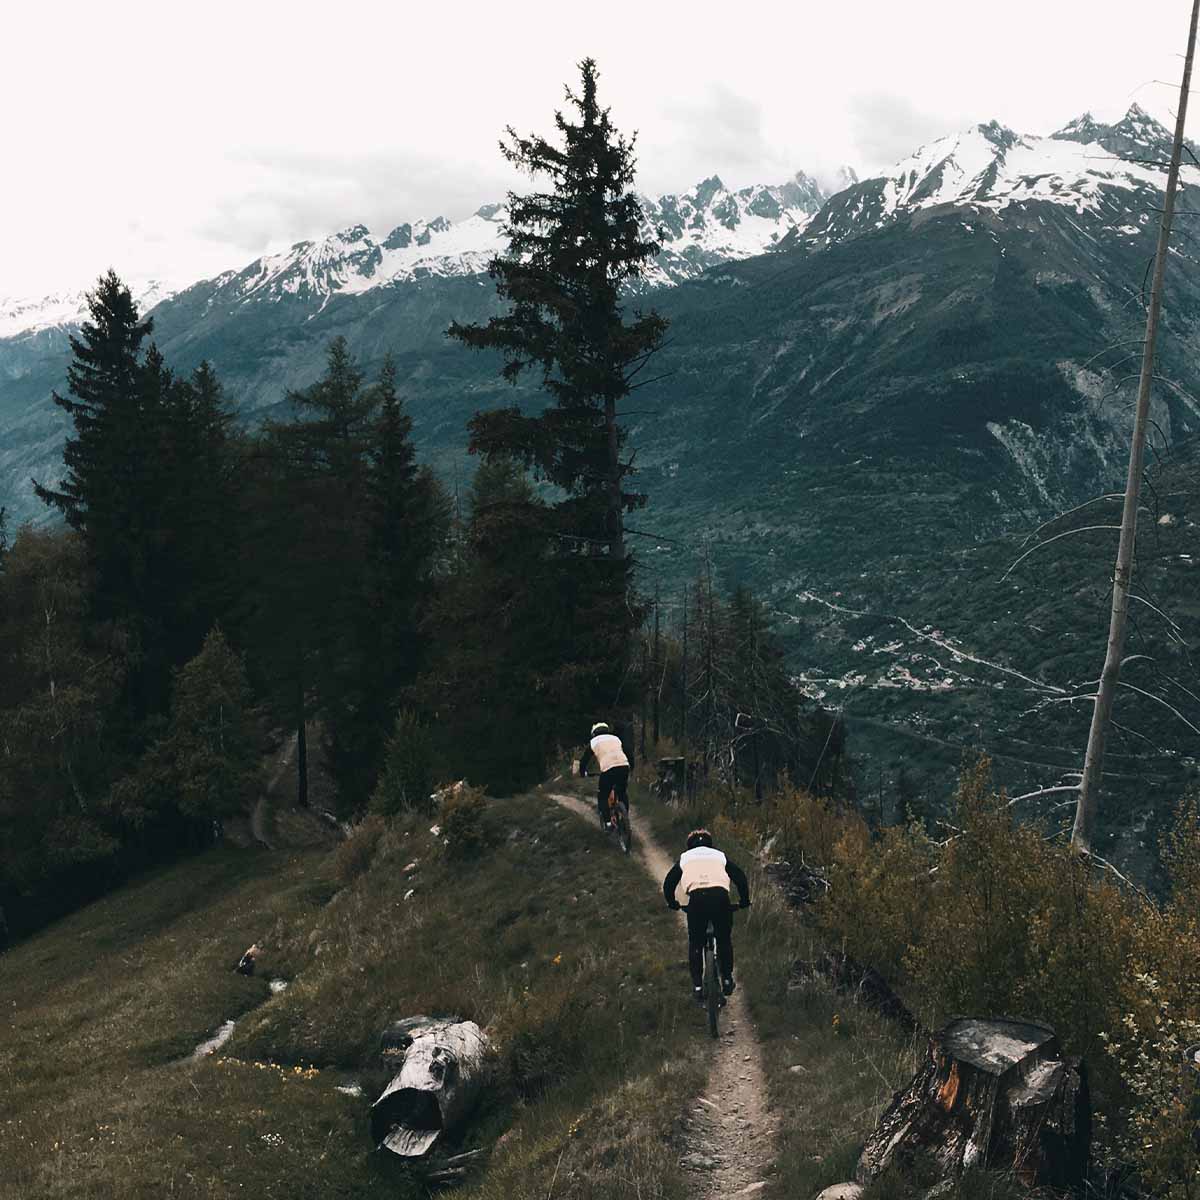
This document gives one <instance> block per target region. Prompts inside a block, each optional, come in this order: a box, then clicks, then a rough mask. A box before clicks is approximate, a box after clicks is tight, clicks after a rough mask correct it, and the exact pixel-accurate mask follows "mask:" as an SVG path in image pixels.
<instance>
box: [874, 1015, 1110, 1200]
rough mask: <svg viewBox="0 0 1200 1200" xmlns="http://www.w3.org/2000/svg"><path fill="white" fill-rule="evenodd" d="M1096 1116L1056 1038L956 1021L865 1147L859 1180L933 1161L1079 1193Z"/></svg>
mask: <svg viewBox="0 0 1200 1200" xmlns="http://www.w3.org/2000/svg"><path fill="white" fill-rule="evenodd" d="M1090 1141H1091V1107H1090V1102H1089V1098H1088V1089H1087V1079H1086V1075H1085V1074H1084V1072H1083V1071H1082V1067H1081V1064H1080V1063H1079V1062H1078V1061H1077V1060H1071V1059H1064V1058H1063V1057H1062V1055H1061V1054H1060V1052H1059V1046H1058V1039H1057V1037H1056V1036H1055V1034H1054V1031H1053V1030H1052V1029H1050V1028H1048V1027H1047V1026H1045V1025H1035V1024H1032V1023H1030V1022H1026V1021H1010V1020H980V1019H975V1018H965V1017H964V1018H959V1019H957V1020H954V1021H952V1022H951V1023H950V1024H949V1025H947V1026H946V1028H945V1029H942V1030H941V1031H939V1032H938V1033H935V1034H934V1035H933V1036H932V1037H931V1038H930V1041H929V1055H928V1058H927V1059H926V1061H925V1063H924V1065H923V1066H922V1067H921V1069H920V1070H919V1071H918V1072H917V1074H916V1076H915V1078H914V1079H913V1081H912V1083H910V1084H909V1086H908V1088H907V1089H906V1090H905V1091H903V1092H898V1093H897V1094H896V1096H895V1098H894V1099H893V1101H892V1103H891V1105H890V1106H889V1107H888V1108H887V1110H886V1111H885V1112H884V1114H883V1116H882V1117H881V1118H880V1120H879V1125H878V1126H877V1127H876V1129H875V1131H874V1133H872V1134H871V1136H870V1137H869V1138H868V1139H867V1143H866V1145H865V1146H864V1147H863V1151H862V1154H861V1156H860V1157H859V1160H858V1168H857V1170H856V1171H855V1179H856V1180H857V1181H858V1182H859V1183H862V1184H867V1183H870V1182H871V1181H872V1180H873V1179H875V1178H876V1177H877V1176H878V1175H880V1174H881V1173H882V1172H883V1171H884V1170H886V1169H887V1168H888V1167H889V1166H891V1165H892V1163H899V1164H901V1165H903V1164H904V1163H906V1162H911V1161H912V1160H913V1159H914V1158H915V1157H916V1156H918V1155H925V1156H927V1157H930V1158H932V1159H933V1160H934V1161H935V1162H936V1163H937V1165H938V1166H939V1167H940V1168H941V1169H942V1172H943V1174H944V1175H947V1176H957V1175H959V1174H961V1173H962V1172H963V1171H964V1170H965V1169H968V1168H971V1167H994V1168H1002V1169H1008V1170H1012V1171H1014V1172H1015V1173H1016V1175H1017V1177H1018V1178H1019V1179H1020V1180H1021V1182H1022V1183H1024V1184H1026V1185H1027V1186H1030V1187H1040V1186H1049V1187H1055V1188H1074V1187H1079V1186H1081V1185H1082V1184H1083V1182H1084V1179H1085V1177H1086V1175H1087V1167H1088V1156H1089V1149H1090Z"/></svg>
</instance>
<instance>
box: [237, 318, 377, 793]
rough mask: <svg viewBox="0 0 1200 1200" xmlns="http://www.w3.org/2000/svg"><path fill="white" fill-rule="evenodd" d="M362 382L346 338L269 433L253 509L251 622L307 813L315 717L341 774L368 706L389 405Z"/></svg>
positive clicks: (248, 553)
mask: <svg viewBox="0 0 1200 1200" xmlns="http://www.w3.org/2000/svg"><path fill="white" fill-rule="evenodd" d="M363 382H364V380H363V375H362V372H361V371H360V370H359V368H358V365H357V364H356V362H355V361H354V358H353V356H352V355H351V354H350V351H349V349H348V347H347V345H346V342H345V339H344V338H340V337H339V338H335V339H334V341H333V342H332V343H331V344H330V347H329V351H328V356H327V366H326V371H325V374H324V375H323V376H322V377H321V378H320V379H319V380H318V381H317V382H316V383H314V384H313V385H312V386H311V387H309V388H306V389H304V390H303V391H299V392H292V393H290V394H289V400H290V401H291V403H292V405H293V406H294V408H295V411H296V416H297V419H296V420H294V421H291V422H288V423H272V424H270V425H268V426H267V427H266V429H265V430H264V434H263V437H262V439H261V441H260V443H259V446H258V448H257V451H256V455H255V457H254V459H253V463H252V473H253V475H254V479H253V485H252V487H251V496H250V503H249V505H248V507H247V508H246V509H245V510H244V511H245V517H246V521H247V525H248V529H247V540H246V543H245V550H244V553H245V560H244V562H243V570H244V571H245V572H246V576H247V578H248V580H249V587H248V588H246V589H245V598H244V604H243V608H242V620H243V622H244V623H245V632H246V639H247V644H250V645H253V646H254V647H255V651H256V657H257V659H258V663H257V665H258V667H259V669H260V671H261V673H262V683H263V685H264V691H265V692H266V693H267V694H269V695H271V696H272V698H273V700H274V703H275V706H276V708H277V710H278V711H279V712H280V713H281V714H286V715H287V718H288V720H289V721H291V722H294V727H295V728H296V731H297V736H298V739H299V752H298V759H299V765H300V767H301V770H300V778H299V796H298V799H299V802H300V803H302V804H303V803H307V773H306V769H305V764H306V762H307V742H306V738H305V726H306V723H307V721H308V720H309V719H310V718H311V717H312V716H314V715H315V714H317V713H320V714H321V716H322V718H323V720H324V723H325V733H326V736H327V737H328V738H330V739H331V746H330V748H331V754H332V758H333V760H334V762H333V765H334V769H335V771H337V770H338V769H339V766H340V764H342V763H345V762H349V763H353V762H354V761H355V757H356V754H357V747H355V746H353V745H347V746H344V747H343V746H341V745H339V742H338V738H339V736H340V734H339V730H340V731H345V730H347V729H349V728H350V727H351V726H352V725H353V723H354V721H355V717H356V712H357V710H358V708H359V707H360V706H361V704H362V702H363V673H362V672H363V644H362V640H361V633H362V630H363V628H364V625H365V622H366V616H365V612H364V609H365V603H366V602H365V587H364V579H365V574H366V561H367V549H366V546H367V537H368V522H367V520H366V510H367V504H368V500H367V486H368V479H369V476H370V471H371V450H372V446H373V438H374V425H375V414H376V410H377V408H378V406H379V396H378V394H377V392H376V390H375V389H373V388H367V387H364V386H363ZM384 732H385V734H386V728H385V730H384ZM358 800H359V801H361V803H364V804H365V802H366V796H365V795H363V796H361V797H358ZM351 802H352V803H353V802H354V801H353V799H352V800H351Z"/></svg>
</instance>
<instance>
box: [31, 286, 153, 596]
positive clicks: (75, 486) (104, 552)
mask: <svg viewBox="0 0 1200 1200" xmlns="http://www.w3.org/2000/svg"><path fill="white" fill-rule="evenodd" d="M87 303H88V314H89V319H88V320H87V321H85V322H84V323H83V327H82V329H81V330H80V335H79V336H78V337H74V336H72V338H71V349H72V351H73V352H74V356H75V357H74V360H73V361H72V363H71V366H70V367H69V369H68V371H67V395H66V396H60V395H59V394H58V393H57V392H55V393H54V402H55V404H57V405H58V406H59V408H61V409H63V410H64V411H65V412H66V413H67V414H68V415H69V416H70V418H71V421H72V424H73V426H74V435H73V436H71V437H68V439H67V442H66V445H65V447H64V449H63V464H64V467H65V473H64V476H63V479H62V481H61V482H60V483H59V484H58V486H57V487H44V486H42V485H41V484H39V483H37V482H36V481H35V484H34V487H35V490H36V492H37V495H38V496H39V498H40V499H41V500H43V501H44V502H45V503H46V504H48V505H50V506H52V507H54V508H57V509H58V510H59V511H60V512H61V513H62V514H63V517H64V518H65V519H66V522H67V524H68V525H70V526H71V528H72V529H75V530H77V531H78V532H79V533H81V534H82V535H83V538H84V543H85V545H86V546H87V550H88V556H89V558H90V559H91V562H92V565H93V568H94V569H95V572H96V595H95V606H96V608H97V611H98V614H99V615H101V616H117V615H123V614H124V611H125V610H126V609H127V607H128V605H129V602H130V600H131V598H134V597H136V598H139V599H140V597H141V595H143V594H144V589H145V582H146V580H145V546H144V544H139V531H140V530H141V527H142V522H143V521H144V519H145V506H146V502H147V496H146V494H145V493H146V490H147V489H146V487H145V480H146V473H147V470H148V469H149V465H150V464H149V463H148V462H147V461H146V460H145V458H144V457H143V456H142V455H141V453H140V451H142V450H143V448H144V439H145V436H146V429H145V422H144V420H143V418H144V415H145V414H144V409H145V406H146V401H147V393H146V372H145V370H144V368H143V365H142V363H141V359H140V356H141V351H142V343H143V342H144V341H145V339H146V338H147V337H148V336H149V334H150V332H151V330H152V328H153V322H152V321H151V320H145V321H143V320H142V319H141V318H140V316H139V315H138V310H137V305H136V304H135V303H134V300H133V297H132V295H131V294H130V291H129V289H128V288H127V287H126V286H125V285H124V284H123V283H122V282H121V281H120V279H118V278H117V275H116V273H115V272H113V271H109V272H108V273H107V274H106V275H103V276H101V278H100V281H99V283H98V284H97V287H96V290H95V291H94V292H90V293H89V294H88V298H87Z"/></svg>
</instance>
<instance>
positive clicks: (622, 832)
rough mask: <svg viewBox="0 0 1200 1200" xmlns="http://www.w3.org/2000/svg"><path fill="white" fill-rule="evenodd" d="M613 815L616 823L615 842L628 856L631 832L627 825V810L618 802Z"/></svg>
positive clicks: (631, 845)
mask: <svg viewBox="0 0 1200 1200" xmlns="http://www.w3.org/2000/svg"><path fill="white" fill-rule="evenodd" d="M613 815H614V818H615V819H616V822H617V841H618V842H620V844H621V849H622V850H623V851H624V852H625V853H626V854H628V853H629V851H630V850H631V849H632V848H633V830H632V829H631V828H630V825H629V809H627V808H626V807H625V805H624V804H622V803H621V802H620V801H618V802H617V806H616V811H615V813H614V814H613Z"/></svg>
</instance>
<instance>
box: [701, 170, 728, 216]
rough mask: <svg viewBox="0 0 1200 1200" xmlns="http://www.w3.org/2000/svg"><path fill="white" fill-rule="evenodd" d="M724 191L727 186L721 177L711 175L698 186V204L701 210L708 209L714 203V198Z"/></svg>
mask: <svg viewBox="0 0 1200 1200" xmlns="http://www.w3.org/2000/svg"><path fill="white" fill-rule="evenodd" d="M724 190H725V185H724V184H723V183H722V182H721V177H720V176H719V175H710V176H709V177H708V178H707V179H702V180H701V181H700V182H699V183H698V184H696V203H697V204H698V205H699V206H700V207H701V208H707V207H708V206H709V205H710V204H711V203H712V199H713V197H714V196H716V195H717V194H718V193H720V192H723V191H724Z"/></svg>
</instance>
